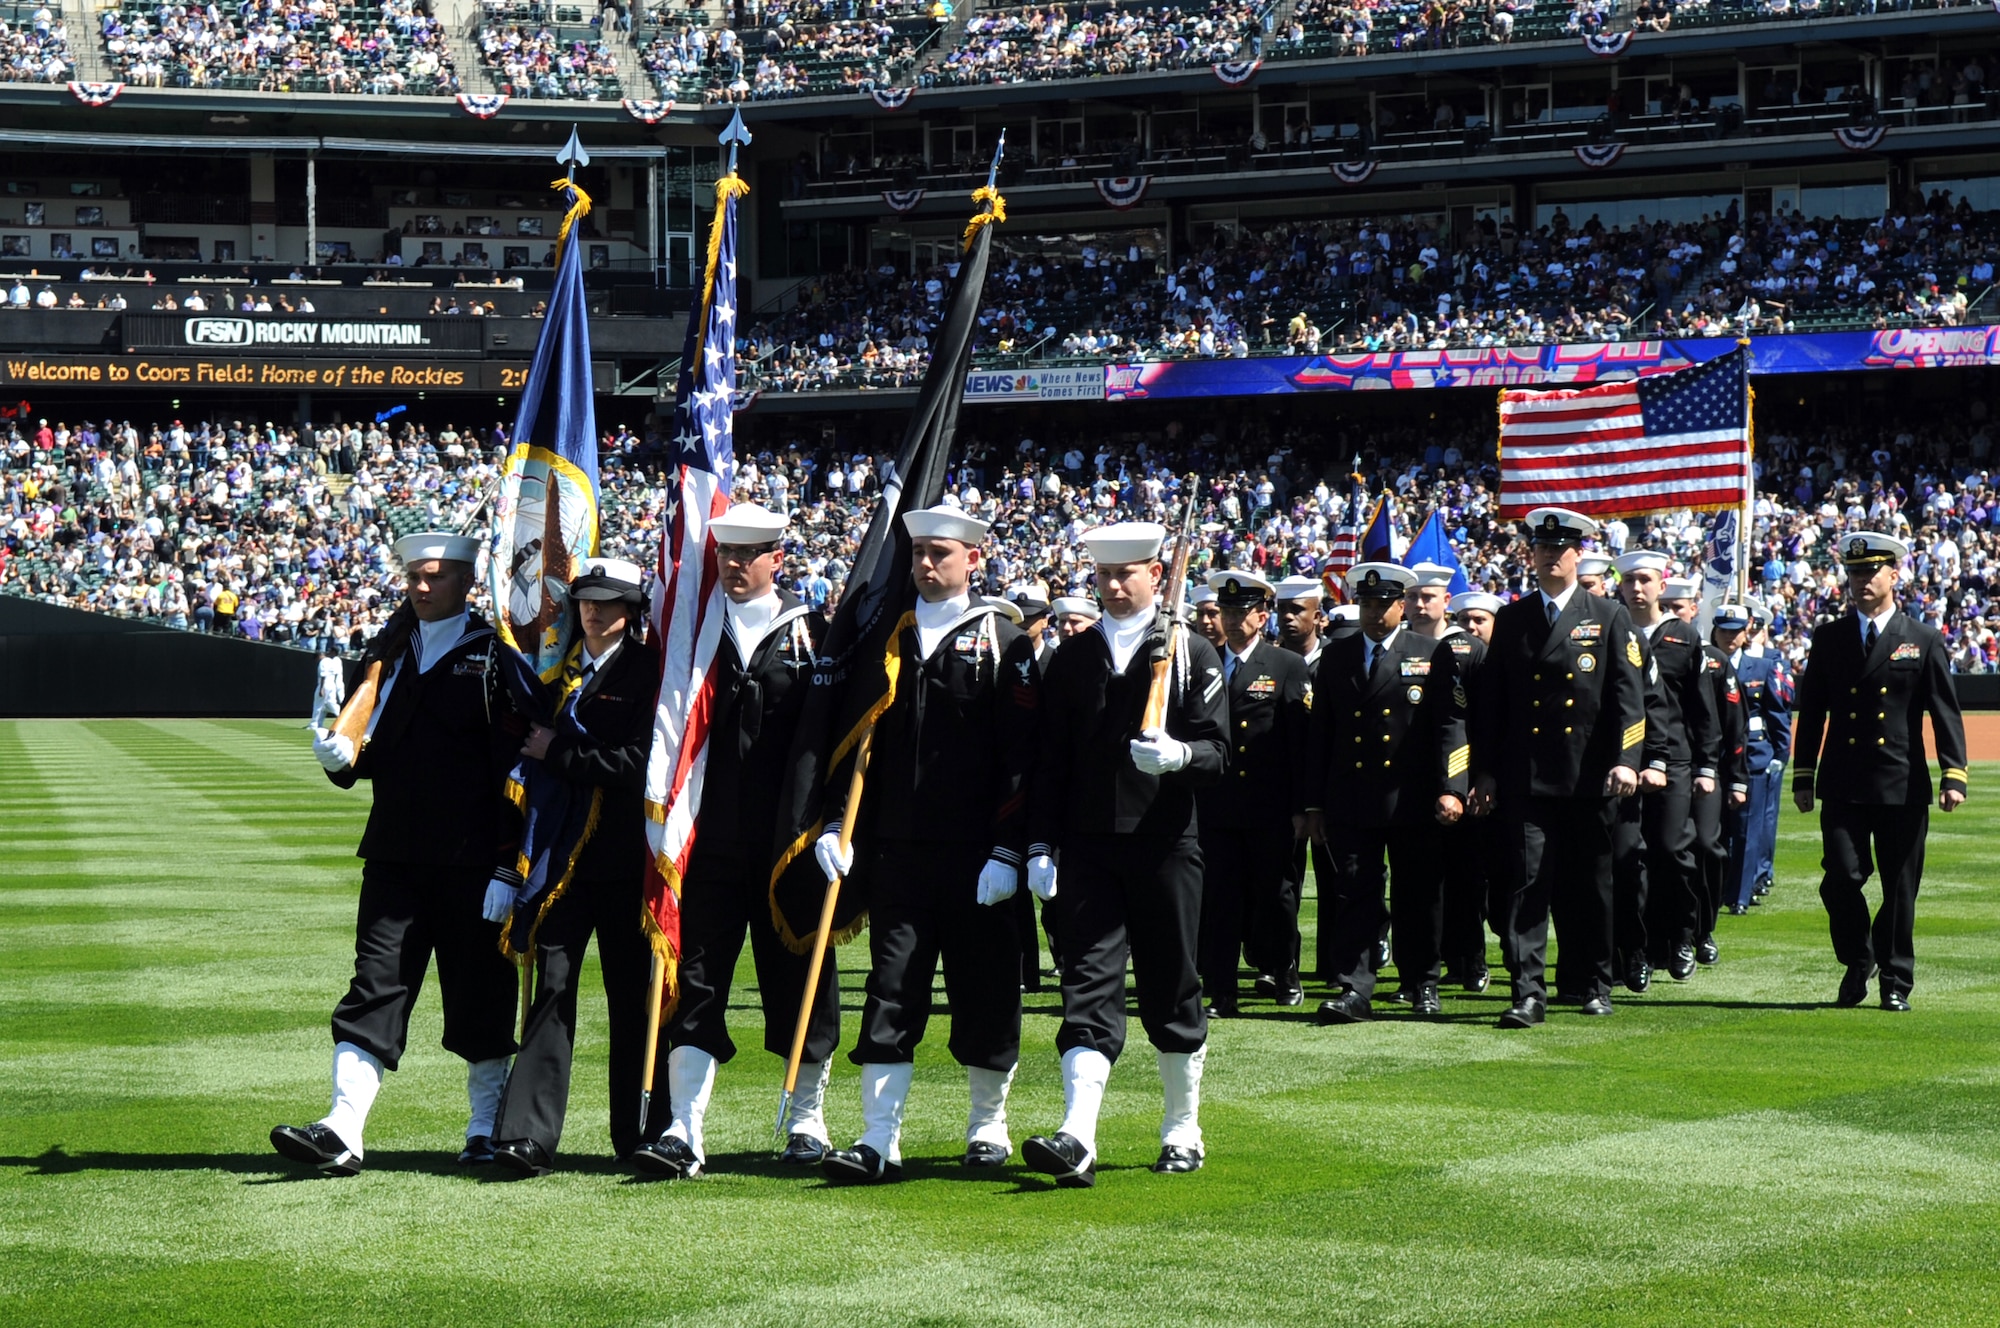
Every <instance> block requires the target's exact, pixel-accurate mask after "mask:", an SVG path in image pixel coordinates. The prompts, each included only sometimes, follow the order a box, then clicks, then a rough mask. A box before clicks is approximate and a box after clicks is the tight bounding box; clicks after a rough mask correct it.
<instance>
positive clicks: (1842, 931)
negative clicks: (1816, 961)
mask: <svg viewBox="0 0 2000 1328" xmlns="http://www.w3.org/2000/svg"><path fill="white" fill-rule="evenodd" d="M1930 824H1931V809H1930V806H1929V804H1927V803H1918V804H1917V805H1916V806H1913V807H1884V806H1880V805H1877V804H1873V803H1862V802H1834V801H1831V800H1829V801H1826V802H1822V803H1821V804H1820V812H1819V829H1820V839H1821V843H1822V845H1823V847H1824V852H1823V854H1822V857H1821V859H1820V866H1821V867H1822V868H1823V869H1824V870H1825V872H1826V875H1825V877H1824V879H1822V880H1821V881H1820V886H1819V897H1820V901H1821V902H1822V903H1824V904H1825V905H1826V920H1827V926H1828V929H1829V930H1830V931H1831V932H1832V934H1833V956H1834V958H1836V959H1838V960H1839V961H1840V962H1841V963H1842V964H1844V965H1846V966H1847V967H1849V968H1854V967H1856V966H1861V967H1866V966H1867V965H1869V964H1871V963H1872V964H1875V965H1877V966H1879V967H1880V968H1881V970H1882V990H1883V991H1885V992H1888V991H1896V992H1902V993H1904V994H1905V995H1907V994H1908V993H1909V990H1910V988H1911V986H1912V985H1914V984H1915V982H1916V975H1917V951H1916V917H1917V887H1918V885H1919V884H1920V883H1921V882H1922V881H1923V876H1924V838H1925V836H1926V835H1927V834H1929V832H1930ZM1871 872H1872V873H1874V874H1876V875H1878V876H1880V877H1881V878H1882V907H1881V908H1879V909H1877V910H1876V912H1875V917H1874V920H1873V922H1872V923H1871V922H1870V920H1869V917H1868V899H1867V897H1866V896H1865V895H1863V894H1862V892H1861V888H1862V886H1864V885H1866V884H1867V882H1868V877H1869V874H1870V873H1871Z"/></svg>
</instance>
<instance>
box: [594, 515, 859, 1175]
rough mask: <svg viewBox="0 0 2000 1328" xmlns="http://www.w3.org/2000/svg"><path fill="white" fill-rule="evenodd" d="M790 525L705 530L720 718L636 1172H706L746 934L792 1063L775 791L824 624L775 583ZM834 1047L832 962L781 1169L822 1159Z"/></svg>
mask: <svg viewBox="0 0 2000 1328" xmlns="http://www.w3.org/2000/svg"><path fill="white" fill-rule="evenodd" d="M786 524H787V521H786V518H784V517H782V516H779V515H778V514H777V513H775V512H770V511H767V510H765V509H764V508H762V507H758V506H755V505H754V504H749V503H742V504H738V505H737V506H735V507H732V508H730V509H729V511H728V512H726V513H724V514H723V515H722V516H721V517H719V518H717V519H716V520H714V521H711V522H710V523H709V529H710V530H711V531H713V532H714V534H715V541H716V550H715V552H716V565H717V571H718V574H719V576H720V579H721V582H722V591H723V606H722V607H723V630H722V640H721V642H720V643H719V644H718V645H717V646H716V649H715V661H714V664H713V668H714V669H715V670H716V679H717V681H716V688H715V698H716V700H715V711H714V715H713V717H712V718H711V720H710V722H709V737H708V763H707V765H706V767H705V769H704V772H703V787H702V796H701V811H700V813H699V814H698V815H697V817H696V820H695V837H694V849H693V851H692V853H691V854H690V856H689V858H688V866H687V873H686V876H685V878H684V879H683V881H682V883H681V952H680V969H679V987H680V993H679V1001H678V1003H677V1004H676V1005H675V1007H674V1011H673V1015H672V1017H671V1018H670V1019H669V1020H668V1021H667V1030H666V1032H667V1041H668V1043H669V1045H670V1046H671V1047H672V1048H673V1050H672V1051H671V1052H670V1053H668V1056H667V1085H668V1091H669V1095H670V1097H671V1098H672V1101H673V1120H672V1122H671V1123H670V1124H669V1125H668V1126H667V1129H666V1133H664V1134H662V1135H661V1136H660V1137H659V1138H658V1139H655V1140H653V1141H651V1142H649V1143H647V1144H644V1145H642V1146H641V1147H640V1148H639V1149H637V1150H636V1151H635V1152H634V1153H633V1154H632V1162H633V1165H634V1166H635V1167H636V1168H637V1169H638V1170H639V1171H641V1172H642V1173H644V1174H647V1175H652V1176H664V1177H668V1178H677V1177H680V1178H688V1177H694V1176H698V1175H700V1174H701V1172H702V1169H703V1168H704V1167H705V1166H706V1160H707V1156H708V1155H707V1152H706V1148H705V1145H704V1142H703V1125H704V1121H705V1119H706V1117H707V1114H708V1102H709V1096H710V1094H711V1093H712V1092H713V1090H714V1087H715V1069H716V1066H717V1065H718V1064H721V1063H723V1062H726V1061H728V1060H729V1059H730V1058H731V1057H733V1056H735V1054H736V1043H735V1041H734V1040H733V1039H731V1037H730V1036H729V1028H728V1023H727V1016H728V1009H729V988H730V984H731V982H732V981H733V980H734V978H735V974H736V959H737V956H738V955H740V954H741V953H742V951H743V937H744V934H745V933H746V932H747V933H748V934H749V937H750V956H751V959H752V960H753V961H754V962H755V964H756V968H757V994H758V996H759V997H760V999H761V1001H762V1004H763V1009H764V1050H766V1051H768V1052H770V1053H771V1054H772V1055H774V1056H778V1057H785V1056H789V1055H790V1054H791V1040H792V1029H793V1027H794V1026H795V1024H796V1023H797V1021H798V1017H799V1006H800V1004H801V1002H802V1001H803V1000H804V997H805V987H806V966H807V963H808V960H807V957H806V956H805V955H802V954H794V953H792V951H790V950H788V949H787V948H786V947H785V945H784V942H783V941H782V940H780V939H779V936H778V932H777V929H776V927H775V926H774V925H773V923H772V921H771V903H770V886H771V843H772V839H773V838H774V836H775V835H776V826H775V825H774V824H773V818H774V817H775V816H776V811H775V802H774V800H773V798H772V797H771V790H773V789H775V788H777V787H778V785H779V783H780V782H781V781H782V780H783V778H784V773H785V762H786V761H787V760H788V759H789V758H790V754H791V744H792V733H793V730H794V729H796V728H797V727H798V722H799V711H800V708H801V706H802V705H803V703H804V701H805V691H806V686H807V684H808V683H809V682H810V680H811V675H812V661H813V649H814V647H815V645H816V644H817V642H818V639H819V636H820V633H821V631H822V630H823V627H824V624H823V622H822V620H821V619H820V617H819V615H817V614H815V613H813V612H812V611H811V610H810V609H809V608H807V606H806V605H805V604H803V603H801V602H800V601H799V599H798V597H797V596H796V595H793V594H792V593H791V592H790V591H787V590H781V589H779V588H778V587H777V586H776V584H775V580H776V577H777V574H778V568H779V565H780V560H781V558H782V553H781V552H780V541H781V539H782V538H783V536H784V533H785V527H786ZM839 1040H840V991H839V984H838V982H837V981H836V979H835V975H834V963H833V955H832V954H831V953H829V954H828V955H827V957H826V964H825V966H824V967H823V968H821V970H820V981H819V986H818V988H817V989H815V991H814V993H813V1005H812V1014H811V1017H810V1018H809V1019H808V1021H807V1027H806V1042H805V1052H804V1056H803V1059H802V1060H801V1061H800V1063H799V1080H798V1091H797V1093H796V1094H795V1095H794V1097H793V1099H792V1111H791V1116H790V1118H789V1119H788V1120H787V1121H786V1122H785V1124H784V1129H785V1132H786V1143H785V1150H784V1154H783V1157H784V1160H785V1161H786V1162H789V1163H793V1164H795V1165H804V1164H810V1163H817V1162H818V1161H819V1160H820V1159H821V1158H822V1157H823V1156H825V1153H826V1143H827V1139H826V1120H825V1116H824V1113H823V1104H824V1101H825V1097H826V1080H827V1074H828V1072H829V1070H830V1069H831V1067H830V1065H829V1064H828V1060H827V1058H828V1057H830V1056H831V1055H832V1054H833V1050H834V1047H835V1045H836V1044H837V1043H838V1042H839Z"/></svg>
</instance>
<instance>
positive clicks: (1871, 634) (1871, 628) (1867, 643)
mask: <svg viewBox="0 0 2000 1328" xmlns="http://www.w3.org/2000/svg"><path fill="white" fill-rule="evenodd" d="M1867 624H1868V625H1867V627H1866V628H1864V629H1863V631H1862V633H1861V653H1862V654H1864V655H1865V654H1868V653H1870V652H1872V651H1873V650H1874V649H1875V620H1874V619H1873V618H1870V619H1868V620H1867Z"/></svg>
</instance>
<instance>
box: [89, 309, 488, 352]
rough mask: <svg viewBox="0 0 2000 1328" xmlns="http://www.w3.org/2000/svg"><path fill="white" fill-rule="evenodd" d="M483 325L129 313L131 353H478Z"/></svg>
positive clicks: (476, 321) (455, 321)
mask: <svg viewBox="0 0 2000 1328" xmlns="http://www.w3.org/2000/svg"><path fill="white" fill-rule="evenodd" d="M484 322H485V320H484V319H479V318H469V317H463V316H461V317H456V318H452V317H445V318H316V317H310V316H308V317H299V316H296V315H290V314H232V313H227V312H223V313H204V314H188V313H179V314H161V313H137V314H126V315H125V322H124V340H125V349H126V350H128V351H165V350H191V351H196V352H203V351H205V352H208V353H210V354H214V353H217V352H228V351H242V352H249V353H254V354H259V355H326V354H332V355H381V356H397V355H421V356H433V355H450V356H471V355H479V354H481V353H482V352H483V351H484V350H485V348H486V338H485V333H484V330H483V324H484Z"/></svg>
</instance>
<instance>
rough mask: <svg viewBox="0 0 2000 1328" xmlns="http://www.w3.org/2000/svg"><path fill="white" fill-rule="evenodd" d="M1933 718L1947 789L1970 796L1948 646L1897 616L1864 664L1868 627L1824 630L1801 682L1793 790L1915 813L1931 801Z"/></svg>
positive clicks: (1847, 621) (1846, 624)
mask: <svg viewBox="0 0 2000 1328" xmlns="http://www.w3.org/2000/svg"><path fill="white" fill-rule="evenodd" d="M1926 713H1928V714H1929V715H1930V717H1931V733H1932V736H1933V741H1935V742H1936V744H1937V759H1938V765H1939V767H1940V768H1941V776H1940V778H1941V781H1942V784H1943V786H1944V787H1945V788H1948V789H1957V790H1958V791H1959V792H1960V793H1963V792H1965V779H1966V775H1965V723H1964V721H1963V720H1962V719H1961V718H1960V716H1959V713H1958V692H1957V690H1956V689H1955V688H1954V687H1953V686H1952V681H1951V668H1950V665H1949V664H1948V663H1947V657H1946V653H1945V645H1944V638H1943V637H1942V636H1939V635H1938V633H1937V632H1936V631H1935V630H1933V629H1932V628H1929V627H1926V626H1924V625H1923V624H1922V623H1920V622H1918V621H1916V620H1915V619H1914V618H1911V617H1910V616H1909V615H1908V614H1906V613H1904V612H1902V611H1901V610H1900V609H1899V610H1897V611H1896V612H1895V613H1893V614H1891V615H1890V617H1889V622H1888V625H1887V626H1886V627H1884V628H1883V629H1882V632H1881V634H1880V635H1879V636H1877V637H1876V638H1875V648H1874V649H1873V650H1871V651H1869V652H1868V654H1867V655H1866V657H1864V656H1863V655H1862V653H1861V627H1860V624H1859V621H1858V620H1857V619H1856V618H1855V617H1854V616H1853V615H1852V614H1850V615H1848V616H1847V617H1845V618H1841V619H1839V620H1837V621H1835V622H1830V623H1822V624H1821V625H1820V627H1819V630H1818V631H1816V632H1814V633H1813V638H1812V649H1811V651H1810V653H1808V654H1807V656H1806V666H1805V671H1804V672H1803V673H1801V674H1800V675H1799V694H1798V710H1797V715H1798V723H1797V726H1796V727H1795V728H1794V730H1793V734H1792V738H1793V741H1792V747H1793V759H1794V761H1795V762H1796V764H1795V765H1794V766H1793V768H1792V770H1793V773H1792V787H1793V789H1794V790H1798V789H1803V790H1805V791H1806V792H1808V793H1814V794H1817V795H1818V796H1819V797H1821V798H1826V799H1829V800H1832V801H1836V802H1865V803H1876V804H1880V805H1885V806H1910V807H1914V806H1918V805H1921V804H1923V803H1927V802H1929V801H1930V800H1931V776H1930V771H1929V770H1928V769H1927V768H1926V767H1925V765H1924V749H1923V742H1924V738H1923V733H1924V725H1923V720H1924V715H1925V714H1926ZM1822 739H1823V740H1824V742H1825V745H1826V750H1825V751H1824V752H1821V750H1820V744H1821V741H1822Z"/></svg>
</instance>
